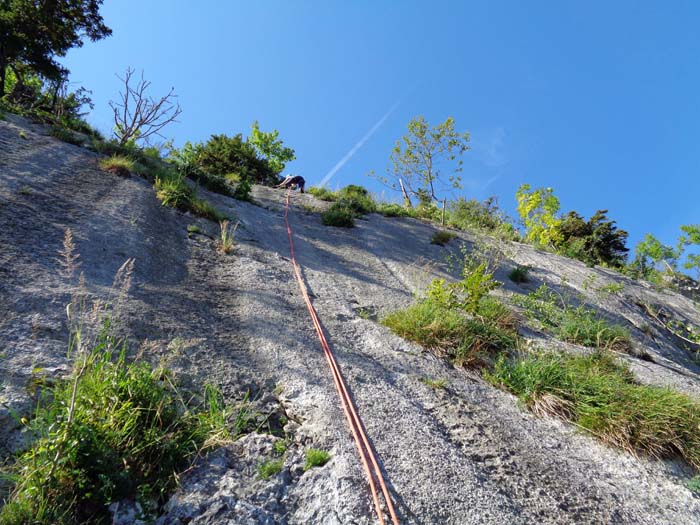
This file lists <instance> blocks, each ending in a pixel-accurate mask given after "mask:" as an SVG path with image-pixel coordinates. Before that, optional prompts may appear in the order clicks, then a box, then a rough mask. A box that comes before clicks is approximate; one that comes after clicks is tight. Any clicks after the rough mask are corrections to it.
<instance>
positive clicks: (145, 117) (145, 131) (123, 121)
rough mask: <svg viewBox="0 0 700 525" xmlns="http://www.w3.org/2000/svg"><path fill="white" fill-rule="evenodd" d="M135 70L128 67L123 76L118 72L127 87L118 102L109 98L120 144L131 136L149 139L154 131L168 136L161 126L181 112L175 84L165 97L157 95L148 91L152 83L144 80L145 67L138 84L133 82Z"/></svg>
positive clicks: (115, 132)
mask: <svg viewBox="0 0 700 525" xmlns="http://www.w3.org/2000/svg"><path fill="white" fill-rule="evenodd" d="M133 74H134V70H133V69H132V68H130V67H129V68H127V69H126V73H125V75H124V77H123V78H122V77H120V76H119V75H117V78H118V79H119V80H121V81H122V82H124V91H123V92H120V93H119V96H120V97H121V100H120V101H119V102H114V101H111V100H110V102H109V106H110V107H111V108H112V111H113V112H114V134H115V135H116V137H117V139H118V140H119V144H121V145H124V144H126V143H127V142H129V141H130V140H143V141H145V142H146V143H148V139H149V137H151V136H153V135H157V136H159V137H162V138H165V137H163V135H161V134H160V130H161V129H163V128H164V127H165V126H167V125H168V124H170V123H171V122H177V120H176V119H177V117H178V115H179V114H180V113H182V109H181V108H180V104H179V103H178V102H177V95H175V88H170V91H169V92H168V94H167V95H165V96H164V97H161V98H159V99H154V98H151V97H150V96H148V95H147V94H146V90H147V89H148V88H149V86H150V85H151V83H150V82H149V81H147V80H144V78H143V71H141V79H140V80H139V81H138V82H137V83H136V85H135V86H134V85H133V82H132V77H133Z"/></svg>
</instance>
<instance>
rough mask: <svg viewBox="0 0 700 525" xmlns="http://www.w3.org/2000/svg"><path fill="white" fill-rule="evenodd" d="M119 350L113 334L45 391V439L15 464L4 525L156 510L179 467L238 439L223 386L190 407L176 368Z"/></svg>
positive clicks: (1, 514)
mask: <svg viewBox="0 0 700 525" xmlns="http://www.w3.org/2000/svg"><path fill="white" fill-rule="evenodd" d="M112 348H114V342H113V341H112V340H111V339H109V338H108V337H107V336H103V337H102V338H101V339H100V340H99V341H98V344H97V346H96V347H95V348H94V350H93V351H92V352H91V353H89V354H88V355H79V356H78V357H77V358H76V362H75V365H74V369H73V372H72V375H71V377H70V379H68V380H65V381H60V382H59V383H57V384H56V386H55V387H53V388H50V391H49V392H47V393H46V394H45V395H43V396H42V398H41V400H40V403H39V407H38V409H37V410H36V413H35V416H34V418H33V420H32V421H30V422H29V423H27V425H28V427H29V429H30V430H31V431H32V432H33V433H34V434H35V435H36V442H35V444H34V445H33V446H32V447H31V448H30V449H29V450H27V451H26V452H24V453H23V454H22V455H21V456H20V457H19V459H18V460H17V463H16V464H15V465H14V466H13V467H12V470H13V472H14V473H15V487H14V490H13V492H12V497H11V499H10V501H9V502H8V503H7V504H6V505H5V506H4V507H3V508H2V510H1V511H0V523H2V524H3V525H4V524H11V523H36V524H46V525H48V524H78V523H87V522H90V523H107V522H110V519H111V518H110V515H109V511H108V510H107V507H108V505H109V504H110V503H112V502H115V501H120V500H122V499H125V498H137V499H139V500H140V502H141V503H142V506H143V507H144V508H145V509H147V511H148V509H151V510H154V507H153V506H154V503H155V505H156V507H157V506H158V505H160V504H162V503H164V501H165V498H166V496H167V495H168V493H169V491H170V490H171V489H172V488H174V486H175V484H176V473H177V472H181V471H182V470H184V469H185V468H186V467H187V466H188V465H189V463H190V462H191V461H192V460H193V459H194V457H195V456H196V455H197V454H198V453H199V452H200V451H201V450H202V449H203V448H208V447H210V446H211V444H213V443H215V442H217V441H221V440H222V439H224V438H227V437H228V436H229V433H228V431H227V430H226V424H225V422H226V418H227V414H226V410H225V409H224V407H223V405H222V403H221V399H220V395H219V394H218V393H217V392H216V390H214V389H213V388H210V387H207V389H206V390H205V393H204V398H203V400H202V402H201V403H200V404H199V406H193V405H188V404H185V402H184V401H183V399H185V398H187V397H188V396H185V395H184V393H183V392H180V391H178V390H177V389H176V387H175V386H174V384H173V381H172V378H171V375H170V373H169V372H168V371H167V370H165V369H162V368H158V369H152V368H151V367H150V366H149V365H148V364H146V363H128V362H127V361H126V358H125V354H124V350H123V348H122V349H121V350H120V351H119V352H118V354H117V355H116V356H114V355H113V354H112ZM237 430H240V429H237ZM237 430H236V431H234V432H236V433H237Z"/></svg>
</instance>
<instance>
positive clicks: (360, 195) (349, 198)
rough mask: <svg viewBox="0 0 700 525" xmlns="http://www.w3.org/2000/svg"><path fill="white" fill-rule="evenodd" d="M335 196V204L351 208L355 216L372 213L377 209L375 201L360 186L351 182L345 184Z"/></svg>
mask: <svg viewBox="0 0 700 525" xmlns="http://www.w3.org/2000/svg"><path fill="white" fill-rule="evenodd" d="M337 197H338V199H337V204H338V205H339V206H342V207H345V208H348V209H350V210H352V212H353V213H354V214H355V215H356V216H360V215H364V214H366V213H373V212H375V211H376V210H377V203H376V202H374V199H373V198H372V196H371V195H370V194H369V192H368V191H367V190H366V189H365V188H363V187H362V186H355V185H353V184H351V185H350V186H346V187H345V188H343V189H341V190H339V191H338V193H337Z"/></svg>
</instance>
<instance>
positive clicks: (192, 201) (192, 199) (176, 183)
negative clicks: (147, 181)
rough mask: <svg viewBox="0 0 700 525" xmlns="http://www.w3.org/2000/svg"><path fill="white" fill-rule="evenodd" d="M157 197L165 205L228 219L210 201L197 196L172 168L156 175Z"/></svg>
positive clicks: (217, 218)
mask: <svg viewBox="0 0 700 525" xmlns="http://www.w3.org/2000/svg"><path fill="white" fill-rule="evenodd" d="M154 187H155V190H156V197H158V199H159V200H160V201H161V203H162V204H163V206H170V207H172V208H177V209H179V210H182V211H190V212H192V213H194V214H195V215H198V216H200V217H205V218H207V219H210V220H213V221H216V222H221V221H222V220H225V219H226V216H225V215H223V214H222V213H221V212H220V211H219V210H217V209H216V208H215V207H214V206H212V205H211V204H210V203H209V202H207V201H204V200H202V199H199V198H197V195H196V193H195V191H194V189H193V188H191V187H190V186H189V185H188V184H187V183H186V182H185V180H184V178H183V177H182V176H181V175H179V174H178V173H175V172H173V171H172V170H161V171H160V173H159V174H158V175H157V176H156V182H155V186H154Z"/></svg>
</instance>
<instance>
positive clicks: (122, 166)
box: [100, 155, 134, 177]
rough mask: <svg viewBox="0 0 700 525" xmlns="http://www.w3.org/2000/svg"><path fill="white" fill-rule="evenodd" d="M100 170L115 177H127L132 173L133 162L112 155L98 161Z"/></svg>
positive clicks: (127, 158)
mask: <svg viewBox="0 0 700 525" xmlns="http://www.w3.org/2000/svg"><path fill="white" fill-rule="evenodd" d="M100 168H101V169H102V170H104V171H108V172H109V173H114V174H115V175H121V176H122V177H128V176H129V175H131V172H132V171H134V161H133V160H132V159H131V158H129V157H125V156H123V155H113V156H111V157H109V158H106V159H102V160H101V161H100Z"/></svg>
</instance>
